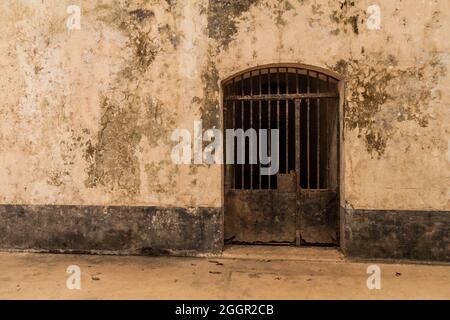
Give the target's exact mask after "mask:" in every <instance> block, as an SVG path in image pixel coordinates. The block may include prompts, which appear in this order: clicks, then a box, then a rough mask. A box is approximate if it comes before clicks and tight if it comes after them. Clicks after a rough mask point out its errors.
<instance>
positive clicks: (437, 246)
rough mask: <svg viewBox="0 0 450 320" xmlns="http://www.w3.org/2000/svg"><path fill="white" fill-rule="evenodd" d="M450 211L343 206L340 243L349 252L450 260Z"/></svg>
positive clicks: (357, 255)
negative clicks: (372, 208)
mask: <svg viewBox="0 0 450 320" xmlns="http://www.w3.org/2000/svg"><path fill="white" fill-rule="evenodd" d="M449 237H450V212H449V211H396V210H357V209H356V210H355V209H352V210H349V209H343V208H341V247H342V250H343V251H344V253H345V255H346V256H349V257H356V258H367V259H370V258H373V259H399V260H405V259H407V260H420V261H443V262H449V261H450V240H449Z"/></svg>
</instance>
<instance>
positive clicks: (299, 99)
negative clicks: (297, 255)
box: [224, 66, 339, 245]
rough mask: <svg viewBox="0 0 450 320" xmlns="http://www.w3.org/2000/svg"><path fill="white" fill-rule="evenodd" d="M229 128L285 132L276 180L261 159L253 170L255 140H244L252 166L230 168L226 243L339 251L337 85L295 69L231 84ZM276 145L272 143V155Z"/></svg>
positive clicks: (252, 74) (261, 72) (227, 89)
mask: <svg viewBox="0 0 450 320" xmlns="http://www.w3.org/2000/svg"><path fill="white" fill-rule="evenodd" d="M224 123H225V126H224V127H225V129H226V130H230V129H232V130H236V129H242V131H243V132H246V133H247V132H249V129H254V130H255V131H261V130H268V132H270V130H273V129H276V130H278V132H279V140H278V148H277V151H278V153H279V157H278V159H279V163H278V167H279V168H278V170H277V172H276V174H273V175H270V176H265V175H262V174H261V173H262V170H261V168H262V167H264V165H263V164H262V163H261V161H260V159H259V158H258V161H257V162H256V163H255V162H253V164H252V163H249V162H250V161H248V160H249V159H250V155H249V153H250V151H251V146H250V144H251V143H254V142H255V141H251V139H247V140H246V138H245V137H247V138H250V137H251V134H248V135H247V136H244V142H243V145H244V148H245V153H246V155H245V160H246V161H245V162H244V163H241V164H236V162H233V163H229V162H227V164H226V170H225V239H226V241H227V242H232V243H253V244H255V243H256V244H258V243H284V244H296V245H302V244H319V245H333V244H336V243H337V231H338V219H337V217H338V168H339V164H338V150H339V148H338V141H339V136H338V134H339V131H338V94H337V80H336V79H335V78H333V77H331V76H329V75H327V74H324V73H321V72H318V71H311V70H306V69H302V68H297V67H287V66H286V67H267V68H260V69H255V70H251V71H248V72H244V73H242V74H240V75H238V76H236V77H234V78H233V79H230V80H229V81H227V82H225V83H224ZM225 136H227V134H226V132H225ZM227 137H230V136H227ZM257 137H258V155H259V156H260V152H261V141H259V139H260V136H259V135H258V136H257ZM237 138H239V137H237ZM232 139H233V143H235V142H236V140H235V137H234V136H233V138H232ZM229 142H230V139H228V140H225V143H226V144H227V143H229ZM272 143H273V142H272V141H271V139H270V138H269V139H268V140H267V144H268V146H267V149H268V150H270V145H271V144H272ZM233 148H234V151H235V150H236V146H233ZM271 156H273V155H272V154H271ZM233 160H236V157H234V158H233Z"/></svg>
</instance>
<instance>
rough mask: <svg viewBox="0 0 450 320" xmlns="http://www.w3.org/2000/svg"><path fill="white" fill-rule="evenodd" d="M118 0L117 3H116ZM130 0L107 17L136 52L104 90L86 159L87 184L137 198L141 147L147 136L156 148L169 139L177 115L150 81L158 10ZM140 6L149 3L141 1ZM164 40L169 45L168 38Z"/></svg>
mask: <svg viewBox="0 0 450 320" xmlns="http://www.w3.org/2000/svg"><path fill="white" fill-rule="evenodd" d="M116 4H117V3H116ZM136 5H138V4H136ZM130 7H131V6H129V4H128V2H126V3H125V4H123V7H121V6H118V7H116V9H115V10H112V11H111V8H106V9H107V10H108V12H112V14H111V15H108V16H104V17H103V22H104V23H107V24H110V25H112V26H113V27H115V28H117V29H118V30H119V31H121V32H122V33H123V34H125V35H126V37H127V39H128V40H127V44H126V48H124V49H123V50H125V51H129V52H131V55H130V56H129V57H127V58H124V62H123V63H122V67H121V70H120V71H119V72H118V73H117V74H116V77H115V80H114V83H113V84H112V86H111V88H110V89H109V90H106V91H105V92H103V97H102V99H101V101H102V103H101V106H100V112H101V118H100V124H99V127H100V129H99V131H98V132H97V134H96V138H95V139H94V141H88V142H87V143H86V145H85V149H84V159H85V160H86V161H87V163H88V169H87V179H86V180H85V185H86V186H87V187H89V188H95V187H100V186H102V187H104V188H106V189H108V190H109V191H111V192H112V191H114V192H118V193H119V194H120V195H121V196H123V197H125V198H128V199H132V198H133V197H135V196H137V195H138V194H139V193H140V185H141V183H140V177H141V175H140V165H139V158H138V155H137V154H138V151H139V150H138V148H139V143H140V141H141V139H142V138H143V137H144V136H145V137H146V138H147V141H148V143H149V145H150V146H151V147H155V146H157V145H158V144H159V143H160V142H161V140H163V139H169V137H170V134H169V133H170V132H171V131H172V127H173V126H174V120H173V119H174V115H173V114H172V113H171V112H169V111H168V110H167V109H166V108H165V106H164V105H163V104H162V103H161V102H160V101H159V100H157V99H154V98H153V97H152V96H151V94H149V93H148V92H147V91H146V86H147V85H148V84H149V83H150V82H151V81H153V80H152V79H151V78H150V73H149V70H150V67H151V65H152V63H153V62H154V60H155V58H156V56H157V55H158V54H159V53H160V52H162V48H160V47H159V46H158V45H157V44H156V43H158V42H156V40H155V39H154V38H152V34H154V32H152V31H153V29H154V25H155V23H154V21H153V18H154V13H153V11H150V10H144V9H137V10H130V9H129V8H130ZM140 7H145V6H144V5H141V6H140ZM159 43H163V44H164V45H165V44H169V43H170V42H169V39H167V38H164V39H162V40H161V39H160V40H159Z"/></svg>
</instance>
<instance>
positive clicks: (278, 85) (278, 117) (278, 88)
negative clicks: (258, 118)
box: [277, 68, 280, 155]
mask: <svg viewBox="0 0 450 320" xmlns="http://www.w3.org/2000/svg"><path fill="white" fill-rule="evenodd" d="M277 94H280V68H277ZM277 129H278V130H280V100H279V99H277ZM277 152H278V155H279V154H280V143H279V141H278V146H277Z"/></svg>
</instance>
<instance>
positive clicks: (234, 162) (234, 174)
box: [232, 78, 236, 189]
mask: <svg viewBox="0 0 450 320" xmlns="http://www.w3.org/2000/svg"><path fill="white" fill-rule="evenodd" d="M235 95H236V81H235V79H234V78H233V96H235ZM235 128H236V100H234V99H233V130H234V129H235ZM233 139H234V138H233ZM233 145H235V143H234V141H233ZM235 150H236V148H235V147H233V175H232V178H233V189H236V152H235Z"/></svg>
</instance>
